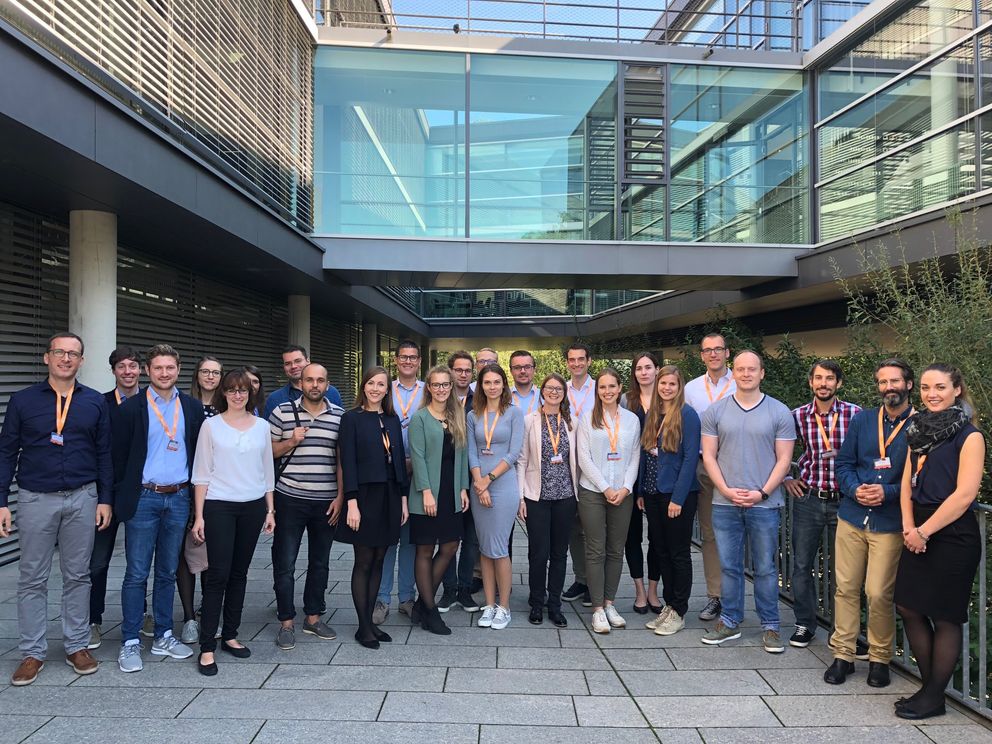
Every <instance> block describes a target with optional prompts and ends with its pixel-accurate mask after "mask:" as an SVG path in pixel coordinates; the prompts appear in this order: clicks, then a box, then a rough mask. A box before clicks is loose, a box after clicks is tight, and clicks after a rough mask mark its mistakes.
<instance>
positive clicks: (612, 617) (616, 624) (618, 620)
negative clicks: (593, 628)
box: [606, 604, 627, 628]
mask: <svg viewBox="0 0 992 744" xmlns="http://www.w3.org/2000/svg"><path fill="white" fill-rule="evenodd" d="M606 619H607V621H608V622H609V623H610V627H611V628H626V627H627V621H626V620H624V619H623V618H622V617H621V616H620V613H619V612H617V608H616V607H615V606H614V605H612V604H608V605H606Z"/></svg>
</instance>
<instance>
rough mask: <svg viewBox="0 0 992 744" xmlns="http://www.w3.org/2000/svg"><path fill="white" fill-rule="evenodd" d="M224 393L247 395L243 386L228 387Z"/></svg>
mask: <svg viewBox="0 0 992 744" xmlns="http://www.w3.org/2000/svg"><path fill="white" fill-rule="evenodd" d="M224 395H248V391H247V390H245V389H244V388H230V389H229V390H225V391H224Z"/></svg>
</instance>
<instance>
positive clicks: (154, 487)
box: [141, 481, 189, 493]
mask: <svg viewBox="0 0 992 744" xmlns="http://www.w3.org/2000/svg"><path fill="white" fill-rule="evenodd" d="M188 485H189V481H185V482H183V483H173V484H172V485H171V486H160V485H159V484H157V483H142V484H141V487H142V488H143V489H145V490H146V491H153V492H154V493H179V491H182V490H183V489H184V488H186V487H187V486H188Z"/></svg>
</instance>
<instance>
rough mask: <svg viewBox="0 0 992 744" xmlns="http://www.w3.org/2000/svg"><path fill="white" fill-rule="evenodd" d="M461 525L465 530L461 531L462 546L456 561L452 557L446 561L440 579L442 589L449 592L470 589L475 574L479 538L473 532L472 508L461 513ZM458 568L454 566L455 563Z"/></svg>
mask: <svg viewBox="0 0 992 744" xmlns="http://www.w3.org/2000/svg"><path fill="white" fill-rule="evenodd" d="M462 525H463V526H464V528H465V530H464V532H463V533H462V547H461V550H460V553H459V556H458V560H457V561H456V560H455V559H454V558H452V559H451V561H450V562H449V563H448V567H447V568H446V569H445V570H444V576H443V578H442V579H441V581H442V583H443V584H444V591H445V592H449V593H454V592H457V591H458V590H459V589H464V590H465V591H470V590H471V589H472V576H473V575H474V574H475V562H476V559H477V558H478V557H479V538H478V536H477V535H476V534H475V520H474V519H472V510H471V509H469V510H468V511H466V512H463V513H462ZM456 562H457V563H458V568H457V569H456V568H455V563H456Z"/></svg>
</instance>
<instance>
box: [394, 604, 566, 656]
mask: <svg viewBox="0 0 992 744" xmlns="http://www.w3.org/2000/svg"><path fill="white" fill-rule="evenodd" d="M448 614H451V613H448ZM514 622H517V619H516V617H514ZM407 645H410V646H514V647H518V648H526V647H533V648H560V647H561V644H560V641H559V639H558V632H557V629H556V628H554V627H553V626H552V627H551V628H532V626H525V627H522V628H514V627H509V628H504V629H503V630H487V629H485V628H479V627H466V628H458V627H454V628H452V629H451V635H446V636H440V635H434V634H433V633H428V632H427V631H426V630H422V629H420V628H414V629H413V630H412V631H411V633H410V636H409V638H408V639H407Z"/></svg>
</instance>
